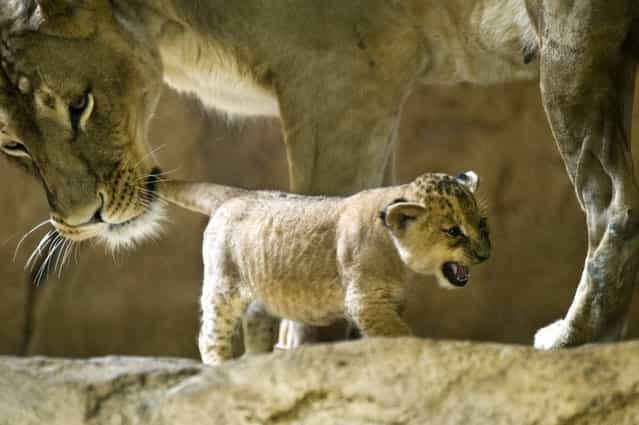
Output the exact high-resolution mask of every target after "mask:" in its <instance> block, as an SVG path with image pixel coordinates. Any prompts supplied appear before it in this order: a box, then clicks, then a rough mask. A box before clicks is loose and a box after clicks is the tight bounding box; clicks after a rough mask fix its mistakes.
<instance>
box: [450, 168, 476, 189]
mask: <svg viewBox="0 0 639 425" xmlns="http://www.w3.org/2000/svg"><path fill="white" fill-rule="evenodd" d="M455 180H457V181H458V182H459V183H461V184H463V185H464V186H466V187H467V188H468V190H470V191H471V192H475V191H476V190H477V188H478V187H479V176H478V175H477V173H475V172H474V171H466V172H465V173H461V174H457V175H456V176H455Z"/></svg>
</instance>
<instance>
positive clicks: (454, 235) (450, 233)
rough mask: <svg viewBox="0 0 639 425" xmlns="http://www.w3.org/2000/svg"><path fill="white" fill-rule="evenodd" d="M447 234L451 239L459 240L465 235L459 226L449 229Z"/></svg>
mask: <svg viewBox="0 0 639 425" xmlns="http://www.w3.org/2000/svg"><path fill="white" fill-rule="evenodd" d="M446 233H447V234H448V236H450V237H451V238H458V237H460V236H462V235H463V233H462V231H461V229H460V228H459V226H455V227H451V228H450V229H448V230H447V231H446Z"/></svg>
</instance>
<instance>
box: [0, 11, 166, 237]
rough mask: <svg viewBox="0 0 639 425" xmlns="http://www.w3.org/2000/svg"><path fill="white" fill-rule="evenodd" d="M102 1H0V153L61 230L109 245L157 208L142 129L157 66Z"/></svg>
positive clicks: (139, 38) (150, 219) (141, 232)
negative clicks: (22, 173)
mask: <svg viewBox="0 0 639 425" xmlns="http://www.w3.org/2000/svg"><path fill="white" fill-rule="evenodd" d="M112 3H114V2H111V1H109V0H2V1H1V2H0V152H1V153H2V154H4V155H5V156H6V157H7V158H8V159H9V160H11V161H13V162H15V163H17V164H20V165H22V166H23V167H24V168H25V169H27V170H28V171H29V172H31V173H32V174H33V175H34V176H35V177H36V178H37V179H39V180H40V182H41V183H42V187H43V188H44V191H45V192H46V195H47V199H48V202H49V206H50V219H51V223H52V224H53V225H54V227H55V228H56V229H57V231H58V232H59V233H60V234H61V235H62V236H63V237H65V238H67V239H71V240H84V239H88V238H91V237H99V238H101V239H103V240H104V241H106V242H107V243H109V244H111V245H112V246H118V245H120V244H128V243H131V242H134V241H136V240H137V239H141V238H143V237H145V236H148V235H149V234H150V233H153V231H154V223H156V221H157V220H156V219H157V216H158V214H159V210H158V208H159V203H158V202H156V197H155V188H154V184H155V180H156V177H157V174H158V171H157V170H156V169H154V167H153V164H152V159H151V158H150V156H151V155H150V153H149V152H148V151H147V150H148V148H147V145H146V142H145V140H146V134H145V133H146V129H147V127H148V121H149V119H150V117H151V114H152V113H153V111H154V109H155V107H156V104H157V100H158V98H159V94H160V90H161V84H162V67H161V61H160V59H159V56H158V52H157V51H156V50H154V48H152V47H151V46H153V44H152V43H151V42H150V41H149V40H147V39H146V38H145V37H146V35H144V34H142V33H140V32H138V31H137V30H136V28H135V27H134V26H133V25H132V24H131V23H130V22H127V21H126V20H125V19H124V18H123V17H122V14H121V13H119V12H118V10H117V9H116V8H115V6H113V5H112ZM117 3H118V4H121V5H120V6H119V7H130V6H126V3H127V2H117ZM131 13H132V12H131ZM127 16H130V14H127Z"/></svg>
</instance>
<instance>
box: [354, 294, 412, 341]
mask: <svg viewBox="0 0 639 425" xmlns="http://www.w3.org/2000/svg"><path fill="white" fill-rule="evenodd" d="M391 288H392V286H391ZM391 292H392V291H388V286H386V285H379V286H378V287H377V288H375V287H370V286H368V285H367V287H366V288H365V290H363V288H361V287H357V286H356V287H352V288H349V289H348V291H347V295H346V300H345V304H346V311H347V313H348V315H349V317H350V318H351V320H352V321H353V323H355V325H356V326H357V327H358V329H359V330H360V332H361V333H362V335H364V336H367V337H378V336H388V337H398V336H407V335H411V334H412V332H411V330H410V327H409V326H408V324H406V322H405V321H404V320H403V319H402V317H401V316H400V314H399V311H400V309H401V302H399V301H398V300H397V299H396V297H395V296H394V295H393V294H392V293H391Z"/></svg>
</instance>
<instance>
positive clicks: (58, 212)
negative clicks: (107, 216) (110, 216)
mask: <svg viewBox="0 0 639 425" xmlns="http://www.w3.org/2000/svg"><path fill="white" fill-rule="evenodd" d="M98 199H99V200H98V202H97V205H96V203H94V204H93V205H85V206H76V207H75V208H66V209H61V208H59V207H58V208H55V209H54V210H53V211H52V212H51V218H52V219H53V220H54V221H57V222H59V223H63V224H65V225H67V226H73V227H75V226H86V225H88V224H97V223H104V220H103V218H102V210H103V207H104V200H103V198H102V197H101V196H98Z"/></svg>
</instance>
